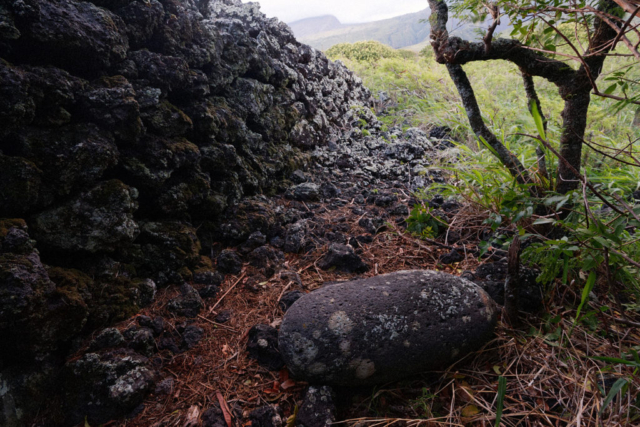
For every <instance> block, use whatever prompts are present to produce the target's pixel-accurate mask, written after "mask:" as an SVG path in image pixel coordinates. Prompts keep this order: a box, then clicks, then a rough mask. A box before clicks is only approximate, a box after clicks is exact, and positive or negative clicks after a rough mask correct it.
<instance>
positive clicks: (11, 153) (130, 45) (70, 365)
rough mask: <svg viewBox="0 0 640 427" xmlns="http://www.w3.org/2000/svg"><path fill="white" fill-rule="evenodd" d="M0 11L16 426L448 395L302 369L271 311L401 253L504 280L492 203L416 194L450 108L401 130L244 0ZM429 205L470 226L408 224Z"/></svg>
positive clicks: (344, 75)
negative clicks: (309, 379)
mask: <svg viewBox="0 0 640 427" xmlns="http://www.w3.org/2000/svg"><path fill="white" fill-rule="evenodd" d="M0 18H1V21H0V342H1V343H2V346H0V425H3V426H4V425H7V426H11V427H13V426H22V425H38V426H72V425H83V423H84V425H99V424H105V425H123V426H124V425H126V426H158V427H159V426H177V425H181V426H196V425H202V426H205V427H206V426H217V427H223V426H227V427H232V426H234V425H237V426H239V425H243V426H245V425H248V424H249V423H251V425H252V426H254V427H257V426H261V427H283V426H284V425H285V423H286V422H287V420H288V419H290V418H289V417H291V416H292V415H293V414H295V413H296V408H298V411H297V416H296V417H295V423H296V425H299V426H306V427H320V426H324V425H326V424H327V422H328V421H331V420H333V419H334V418H335V417H337V418H338V419H347V418H351V419H353V418H357V417H359V416H371V414H372V413H374V412H375V411H374V410H372V407H377V406H376V405H378V406H379V405H381V406H380V407H382V408H386V409H385V411H386V412H385V414H390V415H393V416H395V417H398V418H414V417H425V416H427V417H428V416H432V415H433V414H431V415H429V414H427V413H426V412H425V410H421V409H419V408H418V406H416V405H417V403H416V402H419V401H420V399H423V400H424V399H426V398H427V397H425V396H426V395H425V392H424V390H426V388H425V387H426V385H428V384H432V381H433V378H431V377H429V376H425V377H422V376H421V377H420V378H419V379H416V381H415V382H414V383H412V382H410V383H408V384H404V385H403V386H402V387H400V388H399V390H401V391H398V392H397V393H395V394H394V395H393V396H395V397H394V398H393V399H392V398H391V397H392V396H388V395H384V396H383V395H381V394H380V393H379V392H376V390H375V389H374V390H373V391H372V390H371V389H370V388H369V389H354V390H348V389H339V388H337V389H330V388H328V387H324V386H323V384H317V385H313V386H312V387H308V384H305V383H302V382H298V381H296V380H295V379H294V378H289V374H288V371H287V369H286V368H285V367H284V361H283V358H282V357H281V355H280V353H279V350H278V332H277V330H278V328H279V326H280V323H281V322H282V318H283V315H284V313H285V312H286V310H287V309H288V308H289V307H290V306H291V305H292V304H293V303H294V302H295V301H296V300H297V299H298V298H300V297H301V296H303V295H306V294H307V293H309V292H310V291H312V290H315V289H318V288H320V287H322V286H326V285H327V284H329V283H335V282H344V281H347V280H350V279H354V278H364V277H371V276H378V275H380V274H384V273H390V272H394V271H398V270H408V269H438V270H441V271H445V272H449V273H453V274H455V275H463V276H464V277H466V278H467V279H470V280H472V281H475V282H476V283H478V284H479V285H481V287H482V288H483V289H484V290H486V291H487V293H488V294H489V295H491V296H492V297H493V299H494V300H496V301H497V302H501V298H503V296H502V294H501V292H502V289H503V286H502V284H503V281H504V275H505V274H506V270H505V262H504V259H503V258H504V255H505V254H504V253H502V252H500V251H494V252H493V253H490V254H489V256H488V257H487V258H489V259H490V260H491V261H494V262H491V263H488V264H484V265H482V266H480V267H479V268H478V263H479V261H478V259H479V256H480V253H479V251H478V249H477V242H478V240H479V239H481V238H483V239H485V240H486V239H489V238H490V237H491V236H490V233H487V230H486V226H484V225H482V219H478V216H477V213H476V212H474V211H473V209H472V208H471V207H468V206H461V205H459V204H458V203H456V202H454V201H451V200H444V199H443V198H442V197H441V196H439V195H438V194H437V193H435V192H434V193H432V194H431V195H430V196H429V197H426V198H424V199H420V200H418V199H416V197H415V192H416V191H418V190H421V189H425V188H427V187H428V186H429V185H430V184H432V183H434V182H436V183H437V182H442V181H443V179H444V177H443V175H442V174H441V173H440V171H439V170H438V162H449V161H452V160H455V156H456V152H455V150H452V149H451V145H452V144H451V142H450V141H449V139H448V136H447V132H446V129H444V128H438V127H428V128H430V131H429V132H427V133H425V132H424V131H423V130H420V129H417V128H410V129H404V130H403V129H400V128H393V129H387V128H386V127H385V126H383V125H382V124H381V123H380V122H379V121H378V120H377V118H376V117H375V116H374V115H373V113H372V112H371V107H372V106H373V98H372V97H371V94H370V93H369V91H368V90H367V89H366V88H364V87H363V85H362V83H361V81H360V80H359V79H358V78H357V77H355V76H354V75H353V74H352V73H351V72H349V71H348V70H347V69H346V68H345V67H344V66H343V65H342V64H340V63H332V62H331V61H329V60H328V59H327V58H326V57H325V56H324V55H323V54H322V53H319V52H317V51H315V50H313V49H311V48H309V47H307V46H304V45H301V44H300V43H298V42H297V41H296V40H295V39H294V37H293V35H292V34H291V32H290V31H289V30H288V28H287V27H286V26H285V25H284V24H282V23H280V22H278V21H277V20H273V19H271V20H269V19H266V18H265V17H264V16H263V15H262V14H261V13H260V12H259V10H258V9H257V6H255V5H251V4H242V3H240V2H239V1H238V0H211V1H207V0H92V1H90V2H83V1H77V0H3V1H0ZM427 194H429V193H427ZM420 204H424V206H429V208H430V209H431V210H432V212H433V213H434V214H435V215H438V216H440V217H441V218H442V219H443V220H444V221H445V222H448V223H449V224H459V225H457V226H455V227H454V226H451V227H449V229H448V231H447V232H446V233H445V234H444V235H443V236H442V238H441V239H440V240H438V241H428V240H422V239H418V238H415V237H413V236H411V235H410V234H408V233H405V228H406V227H407V217H408V216H409V214H410V211H411V209H413V207H414V206H415V205H420ZM522 277H526V278H527V283H528V284H529V285H531V286H524V287H523V289H524V290H523V294H522V295H523V296H526V298H524V297H523V298H521V301H524V302H525V304H527V307H522V308H529V309H532V308H535V307H536V305H539V304H540V303H541V299H540V291H539V288H537V287H536V286H534V278H535V274H530V275H529V276H525V275H524V274H523V275H522ZM509 333H510V332H505V330H504V329H501V330H499V331H498V339H499V340H501V341H499V345H498V346H499V348H500V349H501V350H500V352H501V353H500V354H501V356H500V357H498V359H499V358H501V357H502V356H503V355H504V354H505V350H504V349H513V347H512V346H513V345H514V344H513V340H512V339H511V338H510V336H509ZM509 340H511V341H509ZM538 348H540V349H541V350H540V351H541V354H542V352H543V350H545V349H548V347H545V344H544V343H539V345H538ZM497 351H498V350H496V348H491V349H490V350H487V351H484V352H480V354H479V356H478V358H475V359H474V361H475V362H474V363H482V364H484V365H487V364H491V363H497V362H496V357H495V355H496V352H497ZM509 351H511V350H509ZM506 353H508V351H506ZM485 356H486V357H488V358H489V359H487V358H486V357H485ZM483 357H485V358H484V359H483ZM505 357H506V356H505ZM487 360H489V361H487ZM501 366H502V365H501ZM518 366H520V365H518ZM501 369H504V368H501ZM532 369H533V368H532ZM489 370H491V369H489ZM537 370H538V368H537V367H536V368H535V371H537ZM522 372H524V371H522ZM532 375H533V374H532ZM536 375H537V374H536ZM438 378H445V380H447V379H448V378H449V377H448V376H447V375H444V376H438ZM458 380H460V378H456V377H454V381H458ZM467 386H468V384H467ZM480 386H482V387H484V386H485V385H483V384H480V385H479V387H480ZM447 387H448V386H447ZM462 387H463V388H464V387H466V386H464V385H463V386H462ZM445 388H446V387H445ZM445 388H443V389H442V390H440V391H442V393H441V397H442V398H443V399H446V398H447V397H448V396H449V397H450V396H451V392H449V391H447V390H448V389H446V390H445ZM443 390H444V391H443ZM453 395H454V396H455V395H456V392H455V390H454V392H453ZM478 395H480V392H478ZM374 403H375V404H374ZM334 406H337V408H335V407H334Z"/></svg>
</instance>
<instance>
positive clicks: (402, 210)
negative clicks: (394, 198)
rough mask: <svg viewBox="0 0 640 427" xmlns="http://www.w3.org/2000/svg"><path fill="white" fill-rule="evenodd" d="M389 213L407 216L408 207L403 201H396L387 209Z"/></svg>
mask: <svg viewBox="0 0 640 427" xmlns="http://www.w3.org/2000/svg"><path fill="white" fill-rule="evenodd" d="M389 213H390V214H391V215H396V216H408V215H409V207H408V206H407V205H405V204H404V203H398V204H397V205H395V206H394V207H393V208H391V210H390V211H389Z"/></svg>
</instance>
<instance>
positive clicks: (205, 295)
mask: <svg viewBox="0 0 640 427" xmlns="http://www.w3.org/2000/svg"><path fill="white" fill-rule="evenodd" d="M218 292H220V288H219V287H217V286H216V285H206V286H205V287H204V288H202V289H200V290H199V291H198V294H199V295H200V298H202V299H209V298H215V297H216V295H218Z"/></svg>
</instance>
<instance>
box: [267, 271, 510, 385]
mask: <svg viewBox="0 0 640 427" xmlns="http://www.w3.org/2000/svg"><path fill="white" fill-rule="evenodd" d="M496 323H497V309H496V306H495V303H494V302H493V300H491V298H490V297H489V296H488V295H487V294H486V293H485V292H484V291H483V290H482V289H481V288H480V287H479V286H477V285H475V284H474V283H472V282H469V281H467V280H465V279H461V278H459V277H456V276H452V275H449V274H446V273H440V272H435V271H426V270H425V271H400V272H396V273H389V274H383V275H380V276H376V277H372V278H368V279H361V280H356V281H352V282H345V283H340V284H335V285H330V286H324V287H322V288H320V289H318V290H316V291H314V292H312V293H310V294H307V295H304V296H303V297H301V298H300V299H298V300H297V301H296V302H295V303H294V304H293V306H292V307H291V308H289V310H288V311H287V312H286V314H285V316H284V319H283V322H282V325H281V327H280V331H279V335H278V342H279V350H280V353H281V354H282V357H283V358H284V361H285V364H286V365H287V368H288V369H289V371H290V372H291V373H292V374H293V375H294V376H295V377H296V378H298V379H300V380H304V381H307V382H310V383H312V384H331V385H343V386H360V385H371V384H381V383H385V382H388V381H393V380H398V379H402V378H404V377H406V376H409V375H415V374H419V373H421V372H424V371H430V370H435V369H440V368H443V367H446V366H448V365H449V364H451V363H452V362H454V361H456V360H458V359H459V358H461V357H463V356H465V355H467V354H469V353H470V352H472V351H474V350H477V349H479V348H480V347H481V346H482V345H484V344H486V343H487V342H488V341H489V340H490V339H491V338H492V336H493V330H494V327H495V326H496Z"/></svg>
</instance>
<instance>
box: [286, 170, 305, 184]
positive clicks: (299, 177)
mask: <svg viewBox="0 0 640 427" xmlns="http://www.w3.org/2000/svg"><path fill="white" fill-rule="evenodd" d="M289 179H291V181H293V182H294V183H296V184H302V183H303V182H307V181H308V180H309V179H308V178H307V176H306V175H305V174H304V172H302V171H301V170H300V169H298V170H295V171H293V173H292V174H291V177H290V178H289Z"/></svg>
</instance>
